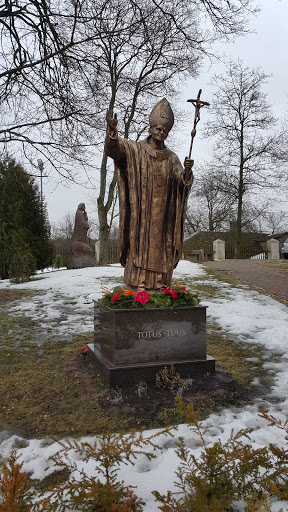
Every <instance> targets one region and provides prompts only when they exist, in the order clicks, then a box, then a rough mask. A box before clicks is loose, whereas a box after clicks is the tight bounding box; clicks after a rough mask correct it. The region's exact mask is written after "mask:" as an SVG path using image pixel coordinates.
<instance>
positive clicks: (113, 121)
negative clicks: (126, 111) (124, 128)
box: [106, 110, 118, 132]
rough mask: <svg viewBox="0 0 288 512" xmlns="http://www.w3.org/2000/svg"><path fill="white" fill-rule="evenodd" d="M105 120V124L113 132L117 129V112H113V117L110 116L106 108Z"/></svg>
mask: <svg viewBox="0 0 288 512" xmlns="http://www.w3.org/2000/svg"><path fill="white" fill-rule="evenodd" d="M106 121H107V125H108V126H109V128H110V130H111V131H112V132H115V131H116V129H117V122H118V121H117V114H114V117H111V116H110V112H109V110H107V112H106Z"/></svg>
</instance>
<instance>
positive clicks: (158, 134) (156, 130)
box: [149, 124, 169, 142]
mask: <svg viewBox="0 0 288 512" xmlns="http://www.w3.org/2000/svg"><path fill="white" fill-rule="evenodd" d="M149 133H150V135H151V137H152V139H153V140H155V142H164V140H166V139H167V137H168V133H169V131H168V129H167V128H166V126H164V125H162V124H157V125H155V126H150V130H149Z"/></svg>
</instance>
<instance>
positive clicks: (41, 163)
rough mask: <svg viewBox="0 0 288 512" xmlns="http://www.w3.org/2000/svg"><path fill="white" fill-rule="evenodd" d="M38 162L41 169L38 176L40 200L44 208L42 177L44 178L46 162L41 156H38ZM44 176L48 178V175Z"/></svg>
mask: <svg viewBox="0 0 288 512" xmlns="http://www.w3.org/2000/svg"><path fill="white" fill-rule="evenodd" d="M37 164H38V169H39V171H40V176H37V178H40V200H41V207H42V209H43V193H42V179H43V170H44V164H43V161H42V160H41V159H40V158H38V160H37ZM44 178H47V176H44Z"/></svg>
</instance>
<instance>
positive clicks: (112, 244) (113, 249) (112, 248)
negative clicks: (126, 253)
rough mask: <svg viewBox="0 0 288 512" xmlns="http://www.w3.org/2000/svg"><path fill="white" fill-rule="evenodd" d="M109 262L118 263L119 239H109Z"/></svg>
mask: <svg viewBox="0 0 288 512" xmlns="http://www.w3.org/2000/svg"><path fill="white" fill-rule="evenodd" d="M108 250H109V263H110V264H111V263H119V260H120V244H119V240H110V241H109V247H108Z"/></svg>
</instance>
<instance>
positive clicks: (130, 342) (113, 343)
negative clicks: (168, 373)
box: [88, 302, 215, 387]
mask: <svg viewBox="0 0 288 512" xmlns="http://www.w3.org/2000/svg"><path fill="white" fill-rule="evenodd" d="M88 347H89V351H88V356H89V357H90V360H91V361H92V362H93V364H94V365H95V367H96V371H97V372H98V373H99V375H100V377H101V378H102V380H103V382H104V384H105V385H110V386H112V387H114V386H116V385H117V386H121V387H125V386H131V385H135V384H137V383H139V382H140V381H141V380H144V381H145V382H146V383H147V384H148V383H150V384H151V383H155V378H156V374H157V373H158V372H159V371H160V370H161V369H163V368H164V367H165V366H167V367H170V366H171V365H172V364H173V365H174V367H175V370H176V372H177V373H180V375H181V377H183V378H186V377H190V378H193V377H195V376H199V375H203V374H205V373H213V372H214V371H215V359H213V358H211V357H210V356H207V354H206V306H197V307H194V306H191V307H180V308H175V309H168V308H157V309H144V308H143V309H134V310H131V309H113V308H109V307H106V306H103V305H101V304H99V303H98V302H95V304H94V344H91V345H88Z"/></svg>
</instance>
